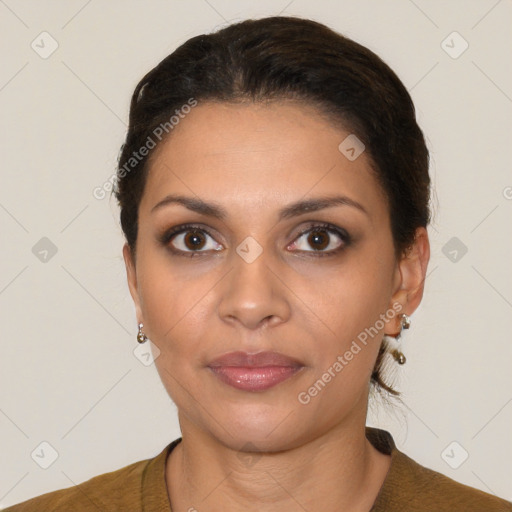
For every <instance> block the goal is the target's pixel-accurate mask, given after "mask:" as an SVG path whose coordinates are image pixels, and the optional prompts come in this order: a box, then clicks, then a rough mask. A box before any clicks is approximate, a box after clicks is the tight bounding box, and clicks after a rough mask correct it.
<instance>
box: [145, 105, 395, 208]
mask: <svg viewBox="0 0 512 512" xmlns="http://www.w3.org/2000/svg"><path fill="white" fill-rule="evenodd" d="M351 137H352V138H353V135H352V134H351V133H350V131H348V130H344V129H342V128H341V127H340V126H337V125H334V124H333V123H331V122H329V121H328V120H327V119H326V118H325V117H324V116H322V115H321V114H320V113H319V112H318V110H316V109H315V108H314V107H310V106H308V105H306V104H298V103H296V102H286V103H285V102H279V103H276V102H274V103H270V104H252V103H251V104H232V103H212V102H206V103H199V105H197V106H196V107H195V108H193V109H192V110H191V111H190V112H189V113H188V114H187V115H186V116H184V117H183V118H182V119H180V121H179V123H178V124H177V125H176V126H174V129H173V130H172V133H171V134H170V136H169V137H168V138H167V139H165V140H164V141H163V142H162V143H161V144H160V146H159V147H157V149H156V150H155V153H154V154H153V155H152V161H151V163H150V166H149V175H148V179H147V182H146V187H145V191H144V195H143V198H142V202H141V206H140V209H141V213H142V212H143V211H149V209H151V207H152V206H153V205H154V204H156V203H157V202H158V201H159V200H161V199H162V198H163V197H164V196H165V195H166V194H171V193H182V194H186V195H189V196H194V195H195V196H198V197H200V198H201V199H211V200H215V201H216V202H226V203H227V204H230V205H232V206H233V207H237V208H241V207H242V204H243V205H245V206H246V207H250V206H252V207H255V208H256V207H258V205H259V206H260V207H261V206H265V207H266V208H269V207H272V206H273V205H274V206H275V207H276V208H277V207H278V205H279V206H282V203H283V201H288V200H289V201H290V202H291V201H294V200H297V199H298V198H301V197H305V198H307V197H314V196H325V195H326V194H334V193H340V194H344V195H347V196H349V197H352V198H353V199H354V200H355V201H358V202H361V203H364V204H367V205H368V209H369V210H372V211H373V215H376V216H379V215H382V214H385V213H386V206H385V203H386V201H385V197H384V196H383V194H382V190H381V188H380V186H379V185H378V182H377V180H376V179H375V176H374V173H373V170H372V169H371V166H370V160H369V158H368V157H367V155H366V154H365V152H364V151H363V152H362V153H361V154H360V156H358V157H357V158H355V159H353V158H351V159H349V158H347V155H348V156H352V154H351V153H346V149H347V143H345V142H344V141H347V140H348V142H349V146H350V142H351V141H352V139H351ZM347 138H348V139H347ZM340 144H341V150H340ZM352 146H354V144H352ZM349 149H350V148H349ZM355 150H356V151H360V150H361V147H357V146H356V147H355Z"/></svg>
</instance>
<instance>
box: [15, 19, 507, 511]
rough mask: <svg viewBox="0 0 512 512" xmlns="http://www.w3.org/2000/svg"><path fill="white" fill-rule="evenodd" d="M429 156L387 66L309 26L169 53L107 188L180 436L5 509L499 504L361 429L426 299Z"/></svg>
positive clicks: (281, 22)
mask: <svg viewBox="0 0 512 512" xmlns="http://www.w3.org/2000/svg"><path fill="white" fill-rule="evenodd" d="M428 160H429V157H428V150H427V148H426V145H425V141H424V138H423V134H422V132H421V130H420V128H419V127H418V125H417V123H416V119H415V111H414V107H413V104H412V101H411V98H410V96H409V94H408V93H407V91H406V89H405V88H404V86H403V84H402V83H401V82H400V80H399V79H398V78H397V76H396V75H395V74H394V72H393V71H392V70H391V69H390V68H389V67H388V66H387V65H386V64H385V63H384V62H383V61H382V60H381V59H379V57H377V56H376V55H375V54H374V53H372V52H371V51H369V50H368V49H366V48H364V47H362V46H361V45H359V44H357V43H355V42H353V41H351V40H350V39H347V38H345V37H343V36H341V35H339V34H337V33H335V32H333V31H331V30H330V29H328V28H327V27H325V26H324V25H321V24H319V23H316V22H313V21H309V20H304V19H298V18H286V17H272V18H264V19H260V20H249V21H244V22H241V23H237V24H234V25H231V26H228V27H226V28H224V29H222V30H220V31H218V32H216V33H214V34H210V35H201V36H198V37H195V38H192V39H190V40H189V41H187V42H186V43H185V44H183V45H182V46H181V47H180V48H178V49H177V50H176V51H175V52H173V53H172V54H171V55H169V56H168V57H167V58H166V59H164V60H163V61H162V62H161V63H160V64H159V65H158V66H156V67H155V68H154V69H153V70H152V71H151V72H149V73H148V74H147V75H146V76H145V77H144V78H143V79H142V80H141V81H140V83H139V84H138V86H137V87H136V89H135V91H134V94H133V97H132V102H131V109H130V125H129V130H128V134H127V138H126V143H125V144H124V145H123V148H122V152H121V155H120V159H119V169H118V181H117V187H116V197H117V199H118V201H119V205H120V207H121V225H122V228H123V231H124V233H125V236H126V244H125V246H124V248H123V255H124V259H125V263H126V269H127V278H128V284H129V288H130V292H131V295H132V298H133V300H134V303H135V306H136V314H137V321H138V324H139V333H138V341H140V342H141V343H144V342H147V340H148V339H149V340H151V348H152V350H153V354H154V357H155V363H156V365H157V368H158V372H159V374H160V377H161V379H162V382H163V383H164V385H165V387H166V389H167V391H168V393H169V395H170V397H171V398H172V400H173V401H174V402H175V403H176V405H177V408H178V416H179V422H180V427H181V431H182V437H181V438H179V439H177V440H175V441H173V442H172V443H170V444H169V445H168V446H166V447H165V448H164V450H163V451H162V452H161V453H160V454H159V455H158V456H156V457H154V458H152V459H149V460H145V461H140V462H137V463H134V464H131V465H130V466H127V467H125V468H121V469H119V470H117V471H114V472H112V473H107V474H104V475H100V476H97V477H95V478H93V479H91V480H89V481H87V482H85V483H83V484H81V485H80V486H77V487H73V488H70V489H62V490H59V491H55V492H51V493H48V494H45V495H43V496H40V497H37V498H34V499H32V500H29V501H27V502H24V503H23V504H20V505H17V506H14V507H12V508H10V509H8V510H13V511H29V510H30V511H32V510H34V511H35V510H52V511H60V510H62V511H64V510H158V511H160V510H162V511H170V510H172V511H174V512H177V511H195V510H197V511H199V512H201V511H231V510H233V511H235V510H236V511H238V510H254V511H277V510H279V511H282V510H285V511H295V510H297V511H299V510H307V511H315V510H322V511H338V510H344V511H358V512H363V511H364V512H367V511H370V510H371V511H372V512H383V511H393V512H396V511H401V510H403V511H408V512H410V511H445V510H446V511H448V510H449V511H458V510H460V511H473V510H474V511H477V510H478V511H498V510H500V511H504V510H512V504H511V503H509V502H507V501H505V500H502V499H499V498H497V497H495V496H492V495H489V494H486V493H484V492H481V491H479V490H476V489H472V488H470V487H467V486H465V485H462V484H459V483H457V482H455V481H453V480H451V479H449V478H448V477H446V476H443V475H441V474H440V473H436V472H434V471H432V470H430V469H427V468H425V467H422V466H420V465H419V464H417V463H416V462H414V461H413V460H412V459H410V458H409V457H407V456H406V455H405V454H403V453H401V452H400V451H399V450H397V448H396V446H395V444H394V441H393V438H392V437H391V435H390V434H389V433H388V432H386V431H383V430H379V429H374V428H369V427H366V426H365V422H366V412H367V406H368V399H369V393H370V391H371V390H372V389H375V390H382V391H384V392H387V393H391V394H397V392H396V391H395V390H394V389H393V388H392V387H391V385H390V384H388V383H386V378H385V376H384V375H383V367H384V365H385V364H388V363H389V362H390V361H392V362H394V363H395V364H400V363H401V364H403V363H404V362H405V358H404V356H403V354H402V353H401V352H400V348H399V338H400V334H401V332H402V330H403V329H405V328H409V326H410V316H411V315H412V314H413V312H414V311H415V310H416V308H417V307H418V305H419V303H420V301H421V298H422V294H423V288H424V280H425V276H426V269H427V264H428V260H429V241H428V235H427V231H426V227H427V224H428V221H429V205H428V203H429V195H430V194H429V187H430V180H429V175H428Z"/></svg>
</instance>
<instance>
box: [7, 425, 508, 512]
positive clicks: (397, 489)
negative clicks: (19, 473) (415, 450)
mask: <svg viewBox="0 0 512 512" xmlns="http://www.w3.org/2000/svg"><path fill="white" fill-rule="evenodd" d="M366 437H367V438H368V439H369V441H370V442H371V443H372V444H373V446H375V448H377V449H378V450H379V451H381V452H382V453H386V454H390V455H391V466H390V468H389V471H388V474H387V476H386V479H385V480H384V483H383V485H382V487H381V489H380V492H379V494H378V496H377V499H376V500H375V503H374V505H373V507H372V508H371V510H370V511H369V512H459V511H460V512H511V511H512V503H511V502H509V501H505V500H502V499H500V498H497V497H496V496H493V495H490V494H487V493H485V492H482V491H479V490H477V489H474V488H472V487H468V486H466V485H463V484H460V483H458V482H456V481H454V480H452V479H451V478H448V477H447V476H444V475H442V474H441V473H437V472H435V471H432V470H431V469H428V468H426V467H423V466H421V465H420V464H418V463H417V462H415V461H414V460H412V459H411V458H409V457H408V456H407V455H405V454H404V453H402V452H401V451H399V450H398V449H397V448H396V446H395V442H394V440H393V438H392V436H391V435H390V434H389V432H387V431H385V430H381V429H376V428H372V427H366ZM181 440H182V438H181V437H180V438H178V439H176V440H174V441H173V442H172V443H170V444H168V445H167V446H166V447H165V448H164V449H163V450H162V451H161V452H160V453H159V454H158V455H156V456H155V457H153V458H151V459H146V460H141V461H139V462H135V463H133V464H130V465H129V466H125V467H123V468H121V469H118V470H117V471H113V472H110V473H105V474H103V475H98V476H96V477H94V478H91V479H90V480H87V481H86V482H83V483H81V484H79V485H77V486H74V487H70V488H66V489H60V490H57V491H53V492H49V493H46V494H43V495H41V496H37V497H35V498H32V499H29V500H28V501H24V502H23V503H20V504H18V505H14V506H12V507H9V508H7V509H5V512H82V511H91V512H99V511H101V512H104V511H106V512H113V511H119V512H121V511H122V512H138V511H144V512H172V510H171V506H170V502H169V496H168V494H167V485H166V481H165V462H166V459H167V456H168V455H169V453H170V452H171V451H172V449H173V448H174V447H175V446H176V445H177V444H178V443H180V442H181ZM311 512H317V511H311Z"/></svg>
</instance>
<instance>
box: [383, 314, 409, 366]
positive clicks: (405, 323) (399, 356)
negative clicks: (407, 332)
mask: <svg viewBox="0 0 512 512" xmlns="http://www.w3.org/2000/svg"><path fill="white" fill-rule="evenodd" d="M399 318H400V331H399V332H398V333H397V334H395V335H391V334H386V335H385V337H386V339H387V341H388V342H390V338H391V339H393V343H397V342H398V340H399V339H400V337H401V336H402V331H403V330H404V329H409V327H411V319H410V317H409V316H408V315H406V314H405V313H402V314H401V315H400V316H399ZM391 355H392V356H393V357H394V358H395V360H396V361H397V362H398V364H405V361H406V360H407V359H406V358H405V356H404V355H403V353H402V352H401V351H400V350H398V348H397V347H396V346H395V347H394V348H393V349H392V350H391Z"/></svg>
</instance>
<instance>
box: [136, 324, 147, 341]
mask: <svg viewBox="0 0 512 512" xmlns="http://www.w3.org/2000/svg"><path fill="white" fill-rule="evenodd" d="M143 327H144V324H139V332H138V333H137V341H138V342H139V343H145V342H146V341H147V339H148V338H147V336H146V335H145V334H144V333H143V332H142V328H143Z"/></svg>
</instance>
